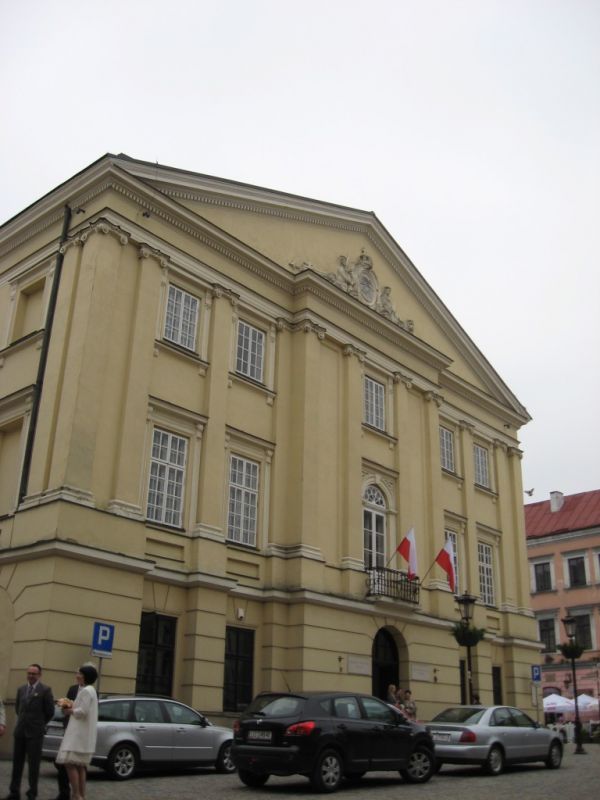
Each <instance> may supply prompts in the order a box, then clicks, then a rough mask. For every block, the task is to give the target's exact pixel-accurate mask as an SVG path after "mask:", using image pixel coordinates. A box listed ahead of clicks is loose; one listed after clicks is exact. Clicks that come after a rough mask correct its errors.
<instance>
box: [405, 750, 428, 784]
mask: <svg viewBox="0 0 600 800" xmlns="http://www.w3.org/2000/svg"><path fill="white" fill-rule="evenodd" d="M434 772H435V757H434V755H433V753H432V752H431V750H430V749H429V748H428V747H424V746H423V745H418V746H417V747H415V749H414V750H413V751H412V753H411V754H410V756H409V757H408V764H407V766H406V768H405V769H401V770H400V775H402V777H403V778H404V780H405V781H408V782H409V783H427V781H428V780H429V779H430V778H431V776H432V775H433V773H434Z"/></svg>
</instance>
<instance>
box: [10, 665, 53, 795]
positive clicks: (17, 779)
mask: <svg viewBox="0 0 600 800" xmlns="http://www.w3.org/2000/svg"><path fill="white" fill-rule="evenodd" d="M41 677H42V668H41V667H40V665H39V664H30V665H29V666H28V667H27V683H26V684H25V685H24V686H20V687H19V688H18V689H17V699H16V703H15V711H16V714H17V722H16V725H15V730H14V733H13V737H14V751H13V763H12V775H11V779H10V792H9V794H8V797H7V800H19V797H20V796H21V778H22V777H23V768H24V767H25V759H27V764H28V768H29V774H28V777H29V789H28V791H27V797H28V798H29V800H34V798H36V797H37V790H38V778H39V774H40V761H41V758H42V743H43V741H44V733H45V731H46V725H47V724H48V723H49V722H50V720H51V719H52V715H53V714H54V698H53V697H52V689H51V688H50V687H49V686H45V685H44V684H43V683H42V682H41Z"/></svg>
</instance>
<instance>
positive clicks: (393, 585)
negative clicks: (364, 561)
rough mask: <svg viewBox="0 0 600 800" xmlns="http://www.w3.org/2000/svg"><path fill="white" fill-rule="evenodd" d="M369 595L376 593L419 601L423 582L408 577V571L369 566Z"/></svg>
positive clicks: (412, 601) (408, 601)
mask: <svg viewBox="0 0 600 800" xmlns="http://www.w3.org/2000/svg"><path fill="white" fill-rule="evenodd" d="M366 573H367V597H373V596H375V595H377V596H380V597H392V598H393V599H394V600H404V602H406V603H414V604H415V605H417V604H418V603H419V591H420V588H421V583H420V581H419V579H418V578H413V580H409V579H408V575H407V574H406V572H400V571H399V570H397V569H388V568H387V567H367V569H366Z"/></svg>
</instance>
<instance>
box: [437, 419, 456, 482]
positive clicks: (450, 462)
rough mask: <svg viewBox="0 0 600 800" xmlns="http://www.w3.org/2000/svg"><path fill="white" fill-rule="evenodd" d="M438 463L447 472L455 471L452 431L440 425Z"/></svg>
mask: <svg viewBox="0 0 600 800" xmlns="http://www.w3.org/2000/svg"><path fill="white" fill-rule="evenodd" d="M440 463H441V465H442V469H445V470H447V472H456V468H455V459H454V431H453V430H451V429H450V428H447V427H446V426H445V425H440Z"/></svg>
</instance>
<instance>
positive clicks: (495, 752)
mask: <svg viewBox="0 0 600 800" xmlns="http://www.w3.org/2000/svg"><path fill="white" fill-rule="evenodd" d="M483 769H484V771H485V772H487V774H488V775H500V773H501V772H502V770H503V769H504V752H503V751H502V748H500V747H498V746H497V745H494V746H493V747H492V748H491V749H490V752H489V753H488V756H487V758H486V760H485V764H484V765H483Z"/></svg>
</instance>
